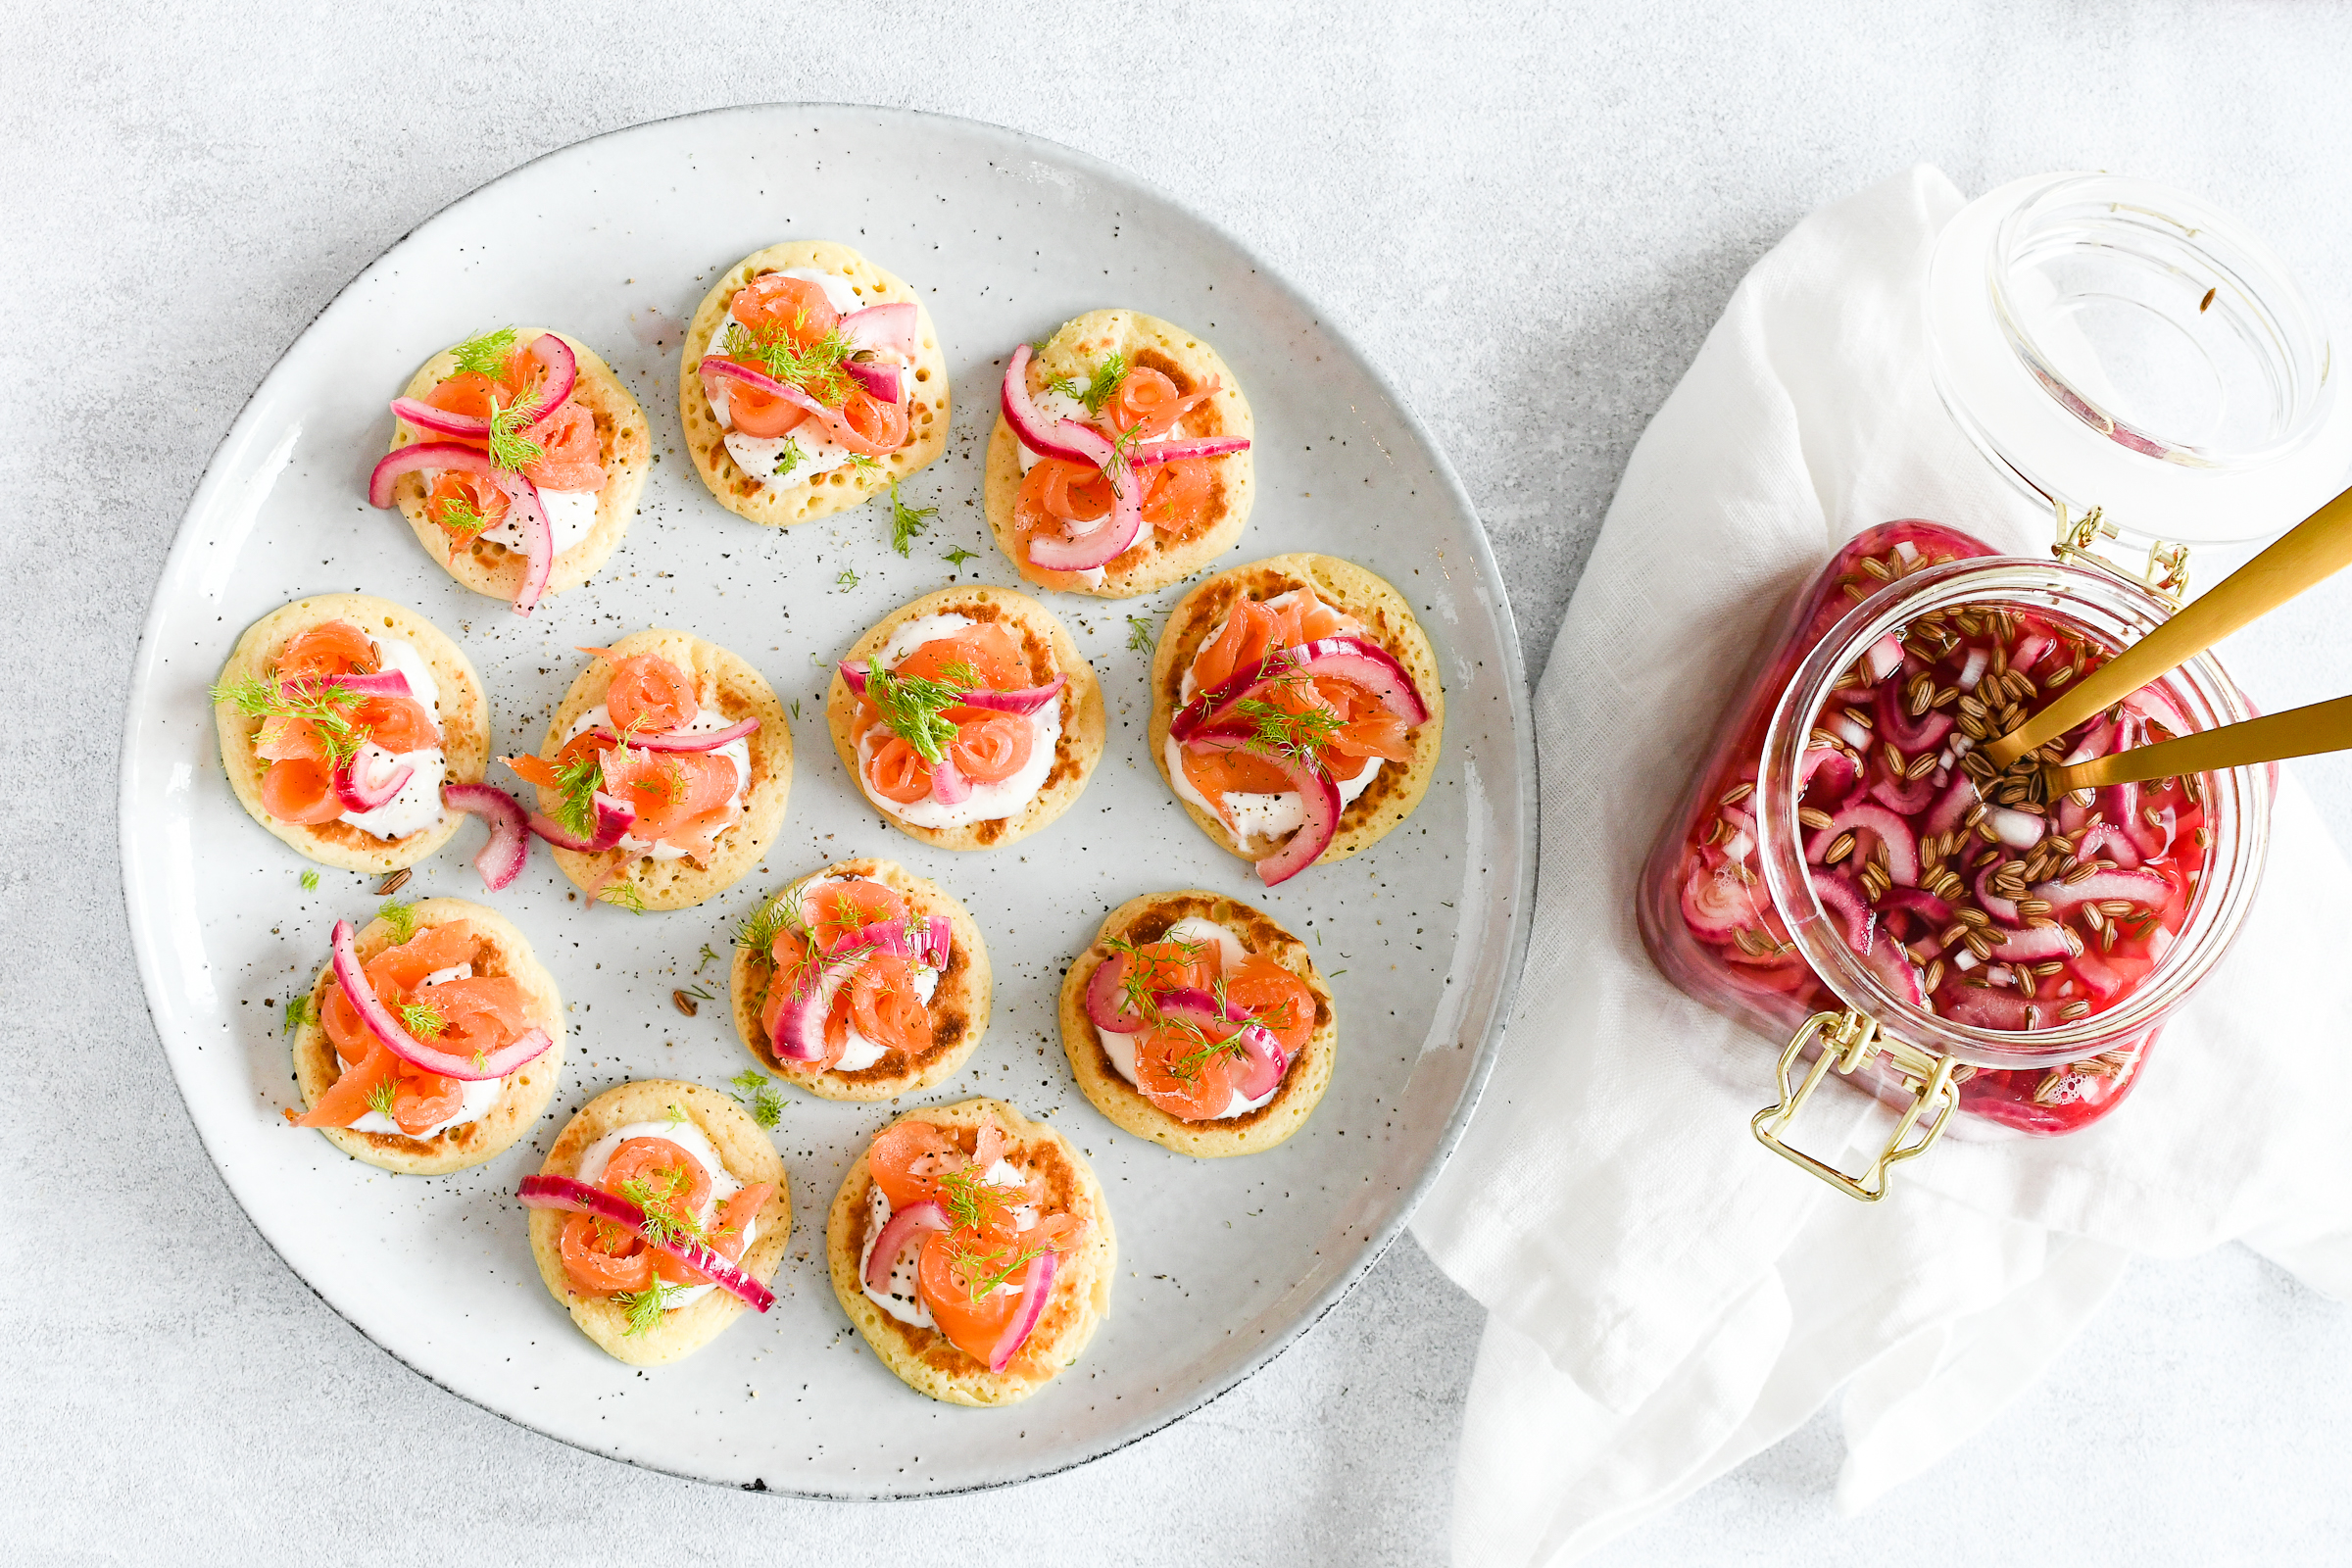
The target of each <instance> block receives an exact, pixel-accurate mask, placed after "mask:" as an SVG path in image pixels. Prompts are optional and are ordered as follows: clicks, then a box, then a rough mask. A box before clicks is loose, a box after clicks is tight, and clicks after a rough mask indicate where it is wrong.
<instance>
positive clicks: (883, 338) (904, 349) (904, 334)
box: [841, 300, 916, 401]
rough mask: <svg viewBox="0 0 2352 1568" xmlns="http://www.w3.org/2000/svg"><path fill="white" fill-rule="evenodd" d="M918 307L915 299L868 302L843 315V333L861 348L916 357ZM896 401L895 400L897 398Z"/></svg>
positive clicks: (911, 357)
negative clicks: (859, 308) (862, 307)
mask: <svg viewBox="0 0 2352 1568" xmlns="http://www.w3.org/2000/svg"><path fill="white" fill-rule="evenodd" d="M914 334H915V310H914V302H913V301H912V300H896V301H893V302H892V303H890V304H888V305H868V306H867V307H866V308H865V309H864V310H862V311H852V312H851V313H850V314H849V315H847V316H845V317H843V318H842V319H841V335H842V336H844V337H846V338H848V339H849V340H850V341H851V342H853V343H855V344H857V345H858V347H859V348H861V349H876V350H880V349H889V350H893V351H895V352H896V353H899V354H903V355H905V356H906V357H907V359H909V360H911V359H913V358H914V352H915V348H916V342H915V335H914ZM894 401H895V400H894Z"/></svg>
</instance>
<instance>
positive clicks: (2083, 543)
mask: <svg viewBox="0 0 2352 1568" xmlns="http://www.w3.org/2000/svg"><path fill="white" fill-rule="evenodd" d="M2050 505H2051V506H2052V507H2054V508H2055V509H2056V510H2057V514H2058V541H2057V543H2055V544H2053V545H2051V546H2050V554H2051V555H2053V556H2056V557H2057V558H2058V559H2059V560H2060V561H2063V562H2066V563H2068V564H2072V565H2077V566H2089V567H2092V568H2094V569H2096V570H2099V571H2103V572H2105V573H2107V575H2109V576H2110V577H2120V578H2122V579H2123V580H2124V581H2125V582H2128V583H2131V584H2132V585H2134V586H2135V587H2140V588H2145V589H2146V590H2147V591H2148V592H2150V593H2152V594H2154V595H2155V596H2156V597H2157V598H2159V599H2161V600H2163V601H2164V602H2165V603H2166V604H2168V605H2170V606H2172V608H2173V609H2175V610H2179V609H2180V604H2181V601H2182V600H2183V599H2185V598H2186V597H2187V596H2188V546H2186V545H2172V544H2166V543H2165V542H2164V541H2163V540H2161V539H2159V540H2157V541H2156V542H2155V543H2153V544H2151V545H2149V546H2148V564H2147V567H2146V569H2145V570H2144V571H2132V570H2131V568H2129V567H2126V566H2119V565H2117V564H2115V563H2114V562H2112V561H2109V560H2108V559H2107V558H2106V557H2105V556H2103V555H2101V554H2100V553H2099V549H2098V545H2099V541H2100V540H2102V539H2113V538H2115V537H2117V535H2116V531H2115V524H2114V523H2112V522H2109V521H2108V520H2107V515H2106V513H2107V509H2106V508H2104V507H2093V508H2091V509H2090V510H2089V511H2088V512H2086V513H2084V514H2082V516H2080V517H2077V516H2074V515H2072V514H2071V513H2070V512H2069V510H2068V508H2067V505H2066V503H2065V502H2063V501H2053V502H2051V503H2050Z"/></svg>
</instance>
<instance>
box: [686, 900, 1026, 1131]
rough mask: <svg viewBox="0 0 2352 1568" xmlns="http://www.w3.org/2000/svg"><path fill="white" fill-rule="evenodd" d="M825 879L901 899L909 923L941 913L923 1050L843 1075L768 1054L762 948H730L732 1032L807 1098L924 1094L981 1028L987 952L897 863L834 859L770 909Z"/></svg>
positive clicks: (769, 966) (973, 931)
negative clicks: (941, 964)
mask: <svg viewBox="0 0 2352 1568" xmlns="http://www.w3.org/2000/svg"><path fill="white" fill-rule="evenodd" d="M829 878H864V879H865V880H867V881H872V882H879V883H881V884H882V885H883V886H885V887H887V888H890V889H891V890H893V891H894V892H896V893H897V894H898V895H899V897H901V898H903V899H905V900H906V901H907V914H908V915H909V916H911V917H913V918H916V919H928V918H930V917H931V916H933V915H945V916H946V917H947V921H948V925H949V928H950V929H951V930H952V931H953V932H954V935H953V936H952V937H951V938H950V939H949V944H948V966H947V967H946V968H945V969H942V970H941V971H940V973H939V989H938V990H936V991H934V992H933V993H932V994H931V1002H930V1005H929V1011H930V1013H931V1044H930V1046H929V1047H928V1048H927V1049H925V1050H923V1051H921V1052H918V1053H916V1054H913V1055H912V1056H908V1055H906V1054H901V1053H898V1052H887V1053H885V1054H883V1057H882V1059H881V1060H880V1061H877V1062H875V1063H874V1064H873V1065H872V1066H870V1067H862V1068H859V1069H858V1070H857V1071H855V1072H843V1071H839V1070H836V1069H834V1068H829V1067H825V1066H821V1065H819V1064H818V1063H816V1062H813V1061H788V1060H785V1059H784V1058H782V1057H780V1056H778V1055H777V1054H775V1050H774V1046H773V1043H772V1042H771V1041H770V1040H769V1039H768V1036H767V1031H766V1030H765V1029H763V1028H762V1027H760V1014H761V1011H762V1010H763V1009H764V1008H765V1007H766V1005H767V993H768V985H769V982H770V981H772V980H773V979H774V978H775V972H776V966H775V961H774V958H773V957H772V956H771V954H770V950H769V949H767V948H757V947H745V946H744V945H743V944H742V943H740V942H739V943H737V944H736V947H735V962H734V967H733V968H732V969H731V970H730V971H729V973H728V980H727V993H728V997H729V1000H730V1004H731V1005H732V1006H733V1008H734V1012H735V1032H736V1034H737V1035H739V1036H741V1037H742V1040H743V1045H744V1049H745V1050H747V1051H749V1052H750V1053H751V1054H752V1057H753V1059H754V1060H756V1061H758V1062H759V1063H760V1066H762V1067H765V1068H766V1069H767V1070H768V1071H769V1072H772V1073H775V1074H776V1075H778V1076H779V1077H783V1078H789V1079H791V1080H792V1081H793V1082H794V1083H796V1084H799V1085H800V1086H801V1087H802V1088H803V1089H806V1090H808V1091H809V1093H810V1094H812V1095H817V1096H821V1097H822V1098H824V1099H826V1100H858V1101H873V1100H895V1099H897V1098H898V1097H899V1096H901V1095H905V1094H910V1093H912V1092H913V1091H915V1090H917V1089H928V1088H930V1087H931V1086H932V1085H933V1084H935V1083H938V1082H939V1081H940V1080H941V1079H943V1078H947V1077H949V1076H950V1075H952V1074H953V1073H954V1072H955V1071H956V1068H958V1067H960V1066H962V1065H963V1059H964V1057H966V1056H968V1055H970V1054H972V1048H973V1047H975V1046H977V1045H979V1044H980V1037H981V1036H982V1035H983V1034H985V1033H987V1031H988V1006H989V999H990V995H991V992H992V987H993V981H992V978H991V976H990V973H989V967H988V949H987V947H986V945H985V944H984V943H983V942H982V941H981V938H980V927H979V926H978V925H976V924H974V923H973V921H972V917H971V914H970V912H969V911H967V910H966V909H965V908H964V907H963V906H962V905H960V904H958V903H957V902H956V900H955V899H953V898H951V897H949V896H948V895H947V893H945V892H944V891H942V890H941V888H940V886H939V884H938V883H936V882H933V881H931V880H929V879H928V878H925V877H919V876H916V875H914V874H913V873H912V872H910V871H908V870H907V868H906V867H904V866H902V865H900V864H899V863H898V862H897V861H896V860H862V859H861V860H837V861H835V862H834V863H833V864H831V865H828V866H826V867H825V868H824V869H823V870H821V871H815V872H811V873H810V874H809V876H808V877H805V878H803V879H802V880H801V881H798V882H795V883H793V884H792V885H791V886H789V887H786V888H783V889H781V890H779V891H778V892H777V893H776V895H775V897H774V898H771V899H770V900H769V901H768V906H769V907H772V906H774V905H775V904H776V902H777V901H778V900H781V899H783V898H785V897H786V896H787V895H791V896H794V897H798V896H799V895H800V894H801V892H802V891H803V890H805V889H808V888H809V887H810V886H811V885H812V884H814V883H816V882H818V881H820V880H824V879H829Z"/></svg>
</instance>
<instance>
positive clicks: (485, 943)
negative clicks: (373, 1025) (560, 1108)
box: [293, 899, 564, 1176]
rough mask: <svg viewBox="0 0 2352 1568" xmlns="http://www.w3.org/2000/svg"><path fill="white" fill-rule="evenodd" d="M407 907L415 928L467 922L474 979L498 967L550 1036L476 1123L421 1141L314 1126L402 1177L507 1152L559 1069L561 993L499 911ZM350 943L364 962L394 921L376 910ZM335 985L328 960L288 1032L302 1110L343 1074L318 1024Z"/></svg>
mask: <svg viewBox="0 0 2352 1568" xmlns="http://www.w3.org/2000/svg"><path fill="white" fill-rule="evenodd" d="M409 914H410V917H411V918H412V919H413V920H414V921H415V922H416V929H417V931H418V932H421V931H426V930H430V929H431V928H433V927H435V926H444V925H455V924H457V923H458V922H459V921H461V920H463V921H465V922H466V924H467V925H470V926H472V927H473V929H474V931H475V933H476V934H477V935H478V936H479V938H480V941H479V942H478V943H477V944H476V946H475V948H474V952H473V956H472V958H471V959H469V960H468V961H469V962H471V963H472V965H473V972H474V975H475V976H476V977H477V978H481V979H488V978H491V977H493V976H497V975H505V976H508V977H510V978H512V979H513V980H515V982H516V983H518V984H519V985H520V986H521V987H522V989H523V992H524V994H525V995H526V996H527V997H528V998H529V999H530V1014H531V1021H532V1022H533V1023H536V1024H537V1025H538V1026H539V1027H540V1028H542V1029H544V1030H546V1031H547V1032H548V1034H549V1035H550V1036H551V1037H552V1038H553V1039H554V1040H555V1042H556V1043H555V1044H554V1045H552V1046H550V1047H549V1048H548V1049H547V1050H546V1051H545V1052H543V1053H541V1054H539V1055H537V1056H535V1057H533V1058H532V1059H531V1060H529V1061H526V1062H524V1063H523V1064H522V1065H521V1066H520V1067H517V1068H515V1071H514V1072H512V1073H510V1074H508V1075H507V1078H506V1080H505V1082H506V1088H505V1089H504V1090H502V1091H500V1093H499V1097H498V1103H496V1104H494V1105H492V1106H491V1107H490V1114H488V1115H487V1116H484V1117H483V1118H482V1119H481V1120H479V1121H470V1122H466V1124H464V1125H463V1126H458V1127H452V1128H449V1129H448V1130H447V1131H445V1132H440V1133H436V1134H434V1135H433V1136H432V1137H430V1138H422V1139H419V1138H410V1137H407V1136H405V1135H403V1134H400V1133H374V1132H360V1131H358V1130H356V1129H353V1128H350V1127H320V1128H319V1129H318V1131H319V1132H320V1133H322V1134H323V1135H325V1138H326V1141H327V1142H328V1143H330V1144H333V1145H334V1146H335V1147H336V1148H337V1149H340V1150H341V1151H343V1152H345V1153H346V1154H349V1155H350V1156H351V1157H352V1158H354V1159H357V1160H361V1161H363V1162H365V1163H367V1164H369V1165H375V1166H378V1167H380V1168H382V1169H384V1170H388V1171H396V1172H398V1173H399V1174H401V1175H403V1176H443V1175H447V1174H448V1173H449V1172H451V1171H453V1170H464V1169H466V1167H467V1166H468V1165H479V1164H481V1163H482V1162H483V1161H484V1160H486V1159H490V1158H492V1157H494V1156H496V1155H498V1154H501V1153H503V1152H506V1151H507V1150H508V1149H510V1148H512V1147H513V1146H514V1144H515V1140H516V1139H519V1138H520V1137H522V1135H523V1134H524V1133H526V1132H528V1131H530V1129H531V1124H532V1123H533V1122H536V1121H537V1120H538V1119H539V1113H540V1112H541V1111H543V1110H545V1109H547V1103H548V1101H549V1100H550V1099H552V1098H553V1097H554V1095H555V1092H556V1081H557V1080H558V1079H559V1078H561V1077H562V1076H563V1072H564V999H563V997H562V996H561V995H560V994H559V993H558V992H557V990H556V981H555V977H554V976H553V975H551V974H549V973H548V972H547V970H546V969H545V968H544V967H542V966H541V964H540V962H539V960H538V958H537V957H536V956H534V955H533V954H532V952H531V944H530V942H529V940H528V939H527V938H525V937H524V936H523V934H522V933H521V932H520V931H518V930H516V929H515V925H514V923H513V922H512V921H510V920H508V919H507V917H506V916H505V915H503V914H500V913H499V912H498V911H497V910H495V909H486V908H484V907H482V906H480V905H478V904H472V903H468V902H467V901H466V900H465V899H420V900H418V901H417V903H415V904H413V905H411V906H409ZM412 935H414V933H412ZM355 945H356V946H357V948H358V950H359V955H360V961H361V962H362V963H363V964H364V963H366V962H367V961H368V959H370V958H372V957H374V956H376V955H377V954H379V953H381V952H383V951H384V950H385V949H386V948H391V947H397V946H399V943H398V942H397V941H396V940H395V939H394V932H393V928H392V923H391V922H390V921H388V920H384V919H381V918H378V919H374V920H370V921H368V925H367V927H366V928H365V929H364V930H362V931H361V932H360V934H359V936H358V938H357V939H356V944H355ZM334 983H335V966H334V965H333V964H332V963H331V962H330V963H328V964H326V965H324V966H323V967H321V968H320V969H319V978H318V979H317V980H315V981H313V982H312V983H311V1008H310V1015H309V1016H308V1017H307V1018H305V1019H304V1020H303V1022H302V1024H301V1026H300V1027H299V1028H297V1029H296V1030H295V1031H294V1045H293V1053H294V1081H295V1083H296V1085H297V1086H298V1087H299V1088H300V1089H301V1090H302V1103H303V1105H304V1107H305V1108H306V1109H307V1108H313V1107H316V1106H317V1105H318V1103H319V1098H320V1097H321V1096H323V1095H324V1094H325V1093H326V1092H327V1091H328V1090H329V1089H331V1088H333V1087H334V1083H335V1080H336V1079H338V1078H340V1077H342V1076H343V1063H342V1058H341V1057H339V1056H337V1055H336V1054H335V1047H334V1042H333V1041H331V1040H329V1039H327V1037H326V1030H325V1028H324V1027H323V1026H322V1024H321V1023H320V1019H321V1018H323V1017H324V1016H325V1012H324V1009H325V1006H326V993H327V988H328V987H329V986H332V985H333V984H334Z"/></svg>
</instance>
